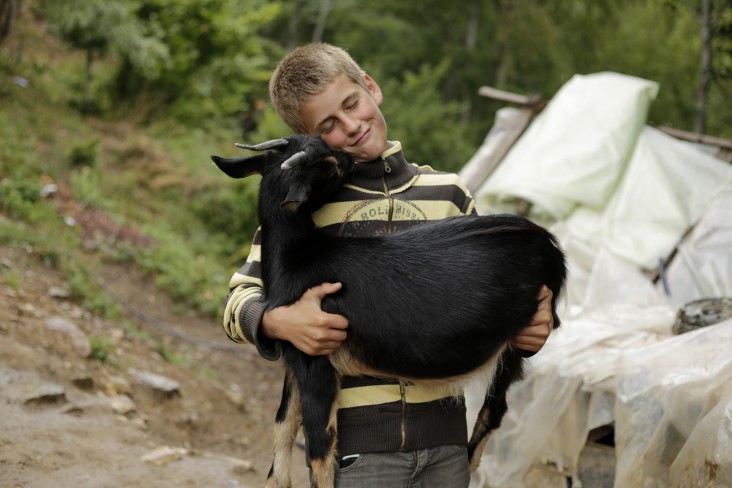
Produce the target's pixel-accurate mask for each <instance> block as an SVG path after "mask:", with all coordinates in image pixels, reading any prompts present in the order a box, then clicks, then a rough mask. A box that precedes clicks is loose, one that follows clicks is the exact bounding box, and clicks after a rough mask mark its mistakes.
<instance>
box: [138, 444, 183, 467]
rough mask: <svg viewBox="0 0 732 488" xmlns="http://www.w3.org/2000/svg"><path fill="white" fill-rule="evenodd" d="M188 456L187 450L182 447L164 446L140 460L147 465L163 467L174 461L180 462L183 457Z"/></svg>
mask: <svg viewBox="0 0 732 488" xmlns="http://www.w3.org/2000/svg"><path fill="white" fill-rule="evenodd" d="M186 454H188V451H187V450H186V449H183V448H182V447H168V446H162V447H158V448H157V449H155V450H153V451H150V452H149V453H147V454H145V455H144V456H142V457H141V458H140V460H141V461H143V462H145V463H150V464H154V465H156V466H162V465H164V464H168V463H171V462H173V461H178V460H179V459H182V458H183V456H185V455H186Z"/></svg>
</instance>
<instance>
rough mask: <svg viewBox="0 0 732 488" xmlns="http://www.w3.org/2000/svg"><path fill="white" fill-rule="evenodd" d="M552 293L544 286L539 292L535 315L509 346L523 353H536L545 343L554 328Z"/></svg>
mask: <svg viewBox="0 0 732 488" xmlns="http://www.w3.org/2000/svg"><path fill="white" fill-rule="evenodd" d="M552 296H553V293H552V291H551V290H550V289H549V288H548V287H547V286H546V285H544V286H542V287H541V290H539V296H538V297H537V301H538V302H539V305H538V307H537V308H536V313H535V314H534V316H533V317H532V318H531V322H529V325H527V326H526V327H524V328H523V329H521V330H520V331H519V332H518V334H516V335H515V336H514V338H513V339H512V340H511V344H512V345H514V346H516V347H518V348H519V349H523V350H525V351H530V352H537V351H539V350H540V349H541V348H542V347H544V344H545V343H546V340H547V339H548V338H549V334H551V332H552V329H553V328H554V317H553V316H552Z"/></svg>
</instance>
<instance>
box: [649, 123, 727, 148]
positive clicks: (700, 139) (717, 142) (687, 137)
mask: <svg viewBox="0 0 732 488" xmlns="http://www.w3.org/2000/svg"><path fill="white" fill-rule="evenodd" d="M656 129H658V130H660V131H661V132H665V133H666V134H668V135H670V136H673V137H675V138H677V139H682V140H684V141H689V142H697V143H699V144H708V145H710V146H717V147H719V148H723V149H732V139H723V138H721V137H714V136H708V135H706V134H697V133H696V132H689V131H685V130H681V129H674V128H673V127H666V126H662V125H660V126H656Z"/></svg>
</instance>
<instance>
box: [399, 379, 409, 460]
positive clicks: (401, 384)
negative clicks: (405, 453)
mask: <svg viewBox="0 0 732 488" xmlns="http://www.w3.org/2000/svg"><path fill="white" fill-rule="evenodd" d="M399 395H400V396H401V397H402V421H401V433H402V444H401V449H402V450H404V449H405V448H406V447H407V388H406V386H405V385H404V382H403V381H402V380H399Z"/></svg>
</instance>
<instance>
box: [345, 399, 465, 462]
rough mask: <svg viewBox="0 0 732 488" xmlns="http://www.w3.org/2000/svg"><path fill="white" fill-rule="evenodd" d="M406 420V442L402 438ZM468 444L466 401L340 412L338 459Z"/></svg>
mask: <svg viewBox="0 0 732 488" xmlns="http://www.w3.org/2000/svg"><path fill="white" fill-rule="evenodd" d="M402 418H404V438H402ZM467 442H468V427H467V422H466V420H465V401H464V399H463V398H462V397H458V398H445V399H442V400H436V401H432V402H427V403H408V404H406V406H405V411H404V415H403V414H402V404H401V402H394V403H387V404H383V405H370V406H366V407H356V408H346V409H340V410H338V455H339V456H348V455H350V454H364V453H367V452H397V451H414V450H418V449H427V448H430V447H436V446H447V445H460V446H464V445H466V444H467Z"/></svg>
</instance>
